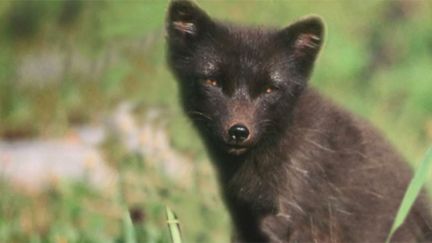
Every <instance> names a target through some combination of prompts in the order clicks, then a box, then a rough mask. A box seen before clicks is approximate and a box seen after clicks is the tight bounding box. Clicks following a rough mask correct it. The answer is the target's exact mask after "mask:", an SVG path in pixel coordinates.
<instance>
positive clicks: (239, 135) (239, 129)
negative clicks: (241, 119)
mask: <svg viewBox="0 0 432 243" xmlns="http://www.w3.org/2000/svg"><path fill="white" fill-rule="evenodd" d="M228 134H229V136H230V138H231V140H232V141H235V142H243V141H244V140H246V139H247V138H248V137H249V130H248V129H247V127H245V126H244V125H242V124H236V125H234V126H232V127H231V128H230V129H229V130H228Z"/></svg>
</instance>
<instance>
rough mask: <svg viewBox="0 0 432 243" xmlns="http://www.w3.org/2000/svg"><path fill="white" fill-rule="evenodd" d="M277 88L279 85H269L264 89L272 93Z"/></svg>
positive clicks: (267, 92)
mask: <svg viewBox="0 0 432 243" xmlns="http://www.w3.org/2000/svg"><path fill="white" fill-rule="evenodd" d="M277 89H278V88H277V87H275V86H272V85H269V86H267V87H265V89H264V91H265V93H266V94H271V93H273V92H274V91H276V90H277Z"/></svg>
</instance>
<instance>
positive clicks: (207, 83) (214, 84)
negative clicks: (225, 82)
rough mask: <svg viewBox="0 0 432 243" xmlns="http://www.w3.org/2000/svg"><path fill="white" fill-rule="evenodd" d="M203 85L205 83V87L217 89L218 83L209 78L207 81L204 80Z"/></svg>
mask: <svg viewBox="0 0 432 243" xmlns="http://www.w3.org/2000/svg"><path fill="white" fill-rule="evenodd" d="M204 83H205V84H206V85H209V86H213V87H218V86H219V82H218V81H217V80H215V79H211V78H209V79H205V80H204Z"/></svg>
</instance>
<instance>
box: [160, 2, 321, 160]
mask: <svg viewBox="0 0 432 243" xmlns="http://www.w3.org/2000/svg"><path fill="white" fill-rule="evenodd" d="M166 26H167V45H168V63H169V66H170V68H171V70H172V72H173V73H174V75H175V76H176V78H177V80H178V84H179V90H180V95H181V100H182V103H183V108H184V110H185V112H186V114H187V115H188V116H189V117H190V118H191V119H192V121H193V122H194V124H195V125H196V126H197V128H198V130H199V132H200V133H201V135H202V136H204V138H205V140H206V141H207V142H210V143H212V146H217V147H218V148H221V149H222V150H224V151H225V152H227V153H229V154H232V155H234V156H237V155H241V154H244V153H246V152H247V151H249V150H250V149H251V148H252V147H254V146H256V145H258V144H260V143H261V142H263V141H265V140H268V139H272V138H275V136H276V137H277V135H278V134H279V133H282V132H283V130H284V129H285V128H286V127H287V126H288V124H289V119H290V114H291V112H292V110H293V108H294V106H295V103H296V100H297V98H298V97H299V96H300V95H301V93H302V91H303V90H304V88H305V87H306V84H307V81H308V79H309V76H310V74H311V71H312V68H313V64H314V61H315V59H316V57H317V54H318V52H319V50H320V48H321V45H322V43H323V29H324V27H323V23H322V21H321V19H320V18H318V17H308V18H304V19H302V20H299V21H298V22H295V23H293V24H291V25H289V26H288V27H285V28H281V29H275V28H259V27H238V26H234V25H228V24H222V23H219V22H217V21H215V20H213V19H211V18H210V17H209V16H208V15H207V14H206V13H205V12H204V11H203V10H201V9H200V8H199V7H197V6H196V5H195V4H193V3H191V2H189V1H173V2H172V3H171V5H170V7H169V9H168V16H167V23H166Z"/></svg>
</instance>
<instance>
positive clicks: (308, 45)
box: [279, 16, 324, 64]
mask: <svg viewBox="0 0 432 243" xmlns="http://www.w3.org/2000/svg"><path fill="white" fill-rule="evenodd" d="M279 35H280V39H282V41H283V42H284V43H285V44H284V45H286V44H288V45H289V48H290V53H291V54H290V55H291V57H292V58H293V59H294V60H295V61H299V62H301V63H302V64H312V63H313V62H314V61H315V59H316V56H317V55H318V53H319V50H320V49H321V45H322V43H323V38H324V24H323V21H322V20H321V18H320V17H315V16H313V17H307V18H304V19H302V20H299V21H297V22H295V23H293V24H291V25H290V26H288V27H286V28H285V29H283V30H281V31H280V32H279Z"/></svg>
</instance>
